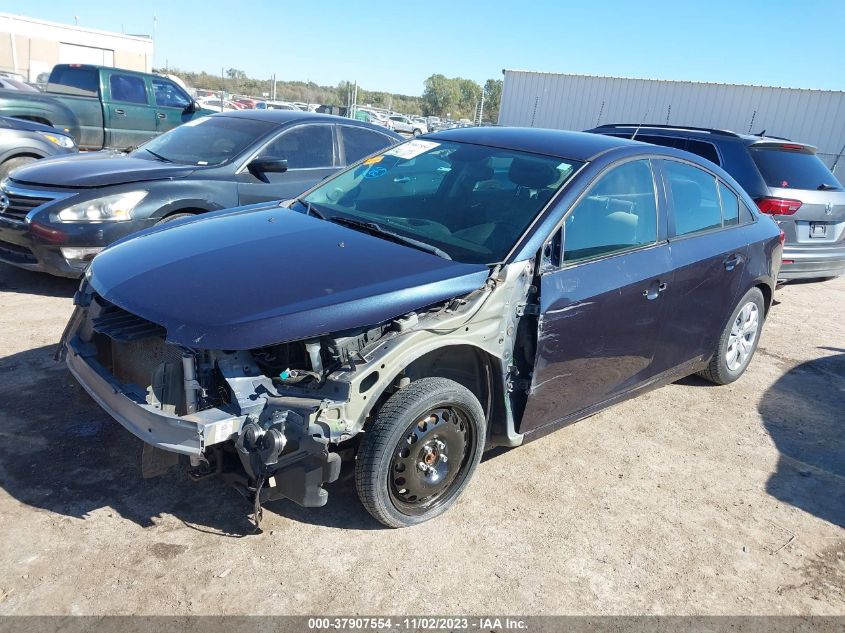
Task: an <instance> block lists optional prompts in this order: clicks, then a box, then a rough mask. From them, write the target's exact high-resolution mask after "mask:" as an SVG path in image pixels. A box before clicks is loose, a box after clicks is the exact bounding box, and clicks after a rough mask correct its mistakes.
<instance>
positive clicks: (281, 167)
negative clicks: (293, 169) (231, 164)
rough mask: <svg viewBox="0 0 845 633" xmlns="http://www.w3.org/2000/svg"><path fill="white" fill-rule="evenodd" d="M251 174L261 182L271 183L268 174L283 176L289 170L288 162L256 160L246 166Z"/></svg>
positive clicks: (266, 159)
mask: <svg viewBox="0 0 845 633" xmlns="http://www.w3.org/2000/svg"><path fill="white" fill-rule="evenodd" d="M246 168H247V170H248V171H249V173H251V174H252V175H253V176H255V177H256V178H258V180H260V181H261V182H270V180H269V179H268V178H267V176H266V174H268V173H275V174H281V173H284V172H286V171H287V170H288V161H287V160H286V159H284V158H256V159H255V160H254V161H252V162H251V163H250V164H249V165H247V166H246Z"/></svg>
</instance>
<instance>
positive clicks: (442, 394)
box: [355, 378, 487, 527]
mask: <svg viewBox="0 0 845 633" xmlns="http://www.w3.org/2000/svg"><path fill="white" fill-rule="evenodd" d="M486 428H487V425H486V421H485V416H484V411H483V409H482V408H481V404H480V403H479V402H478V399H477V398H476V397H475V396H474V395H473V394H472V392H470V391H469V390H468V389H467V388H466V387H463V386H461V385H459V384H458V383H456V382H454V381H452V380H447V379H445V378H422V379H420V380H417V381H415V382H413V383H411V384H410V385H408V386H407V387H405V388H404V389H402V390H401V391H399V392H397V393H395V394H393V396H391V397H390V398H389V399H388V400H387V402H385V404H384V406H382V408H381V410H380V411H379V414H378V416H377V418H376V421H375V422H374V424H373V426H372V428H370V429H369V430H368V431H367V432H366V434H365V436H364V440H363V442H362V444H361V448H360V450H359V452H358V456H357V461H356V464H355V484H356V488H357V489H358V496H359V497H360V498H361V502H362V503H363V504H364V507H366V508H367V511H368V512H369V513H370V514H372V515H373V517H375V518H376V519H378V520H379V521H380V522H382V523H383V524H384V525H387V526H388V527H406V526H410V525H415V524H417V523H422V522H423V521H427V520H429V519H431V518H433V517H435V516H437V515H439V514H442V513H443V512H445V511H446V510H447V509H448V508H449V507H450V506H451V505H452V504H453V503H454V502H455V500H456V499H457V498H458V496H459V495H460V494H461V492H463V490H464V488H466V486H467V484H468V483H469V479H470V477H471V476H472V473H473V471H474V470H475V467H476V466H477V465H478V462H479V461H480V460H481V453H482V451H483V450H484V440H485V437H486Z"/></svg>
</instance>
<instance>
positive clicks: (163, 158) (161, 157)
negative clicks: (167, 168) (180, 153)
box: [144, 147, 173, 163]
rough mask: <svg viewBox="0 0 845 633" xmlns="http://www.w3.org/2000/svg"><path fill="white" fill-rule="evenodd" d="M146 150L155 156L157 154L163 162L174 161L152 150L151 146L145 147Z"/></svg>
mask: <svg viewBox="0 0 845 633" xmlns="http://www.w3.org/2000/svg"><path fill="white" fill-rule="evenodd" d="M144 151H145V152H149V153H150V154H152V155H153V156H155V157H156V158H158V159H159V160H160V161H161V162H163V163H172V162H173V161H172V160H170V159H169V158H166V157H164V156H162V155H161V154H156V153H155V152H154V151H153V150H151V149H149V148H147V147H145V148H144Z"/></svg>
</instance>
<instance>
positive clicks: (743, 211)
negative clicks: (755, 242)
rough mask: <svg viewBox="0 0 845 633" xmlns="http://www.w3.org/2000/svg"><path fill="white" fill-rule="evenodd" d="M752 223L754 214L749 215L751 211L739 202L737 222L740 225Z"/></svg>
mask: <svg viewBox="0 0 845 633" xmlns="http://www.w3.org/2000/svg"><path fill="white" fill-rule="evenodd" d="M753 221H754V214H753V213H751V209H749V208H748V207H747V206H745V203H744V202H742V201H741V200H740V202H739V222H740V224H748V223H749V222H753Z"/></svg>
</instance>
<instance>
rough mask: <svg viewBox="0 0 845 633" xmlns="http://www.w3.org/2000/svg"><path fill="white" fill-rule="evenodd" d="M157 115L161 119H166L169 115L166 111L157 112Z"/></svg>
mask: <svg viewBox="0 0 845 633" xmlns="http://www.w3.org/2000/svg"><path fill="white" fill-rule="evenodd" d="M156 116H157V117H158V118H159V119H166V118H167V115H166V114H165V113H164V112H156Z"/></svg>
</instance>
